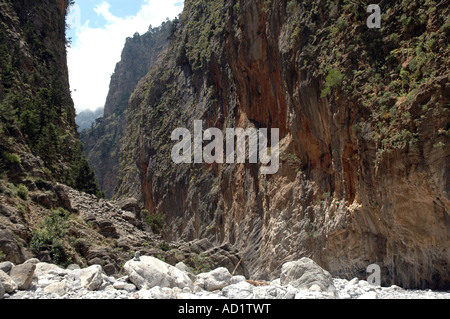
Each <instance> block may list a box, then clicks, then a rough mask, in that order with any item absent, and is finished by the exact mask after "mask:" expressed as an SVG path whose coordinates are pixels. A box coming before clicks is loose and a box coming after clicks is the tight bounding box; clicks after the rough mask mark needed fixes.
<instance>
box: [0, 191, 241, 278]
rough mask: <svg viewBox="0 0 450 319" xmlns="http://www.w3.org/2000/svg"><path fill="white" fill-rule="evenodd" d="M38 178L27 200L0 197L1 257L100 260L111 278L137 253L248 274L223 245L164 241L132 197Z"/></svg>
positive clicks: (89, 262) (197, 268)
mask: <svg viewBox="0 0 450 319" xmlns="http://www.w3.org/2000/svg"><path fill="white" fill-rule="evenodd" d="M41 183H42V185H41V184H39V187H37V186H36V185H35V184H34V183H33V184H29V189H30V192H29V194H28V199H27V200H23V199H20V198H13V197H9V198H8V197H3V196H0V252H1V253H2V257H1V258H4V259H5V260H8V261H10V262H14V263H15V264H22V263H23V262H25V260H27V259H30V258H32V257H36V258H38V259H39V260H40V261H43V262H53V263H57V264H61V265H65V266H67V265H68V264H70V263H75V264H78V265H81V266H92V265H101V266H102V267H103V270H104V271H105V273H106V274H107V275H109V276H116V277H117V276H120V274H121V272H122V271H123V267H124V265H125V263H126V262H127V261H128V260H129V259H130V258H132V257H133V256H134V255H135V253H136V252H141V253H142V254H143V255H148V256H154V257H158V258H160V259H162V260H164V261H166V262H167V263H169V264H171V265H176V264H177V263H179V262H184V263H185V264H186V265H187V266H188V267H190V269H192V270H193V271H194V272H196V273H199V272H202V271H206V270H210V269H215V268H217V267H225V268H227V269H228V270H229V271H230V272H234V273H235V274H238V275H245V276H248V275H249V273H248V270H247V268H246V266H245V264H244V263H243V262H242V257H240V255H239V254H238V252H237V251H235V250H233V249H232V247H231V246H230V245H228V244H223V245H221V246H215V245H213V244H212V243H211V242H210V241H208V240H207V239H203V240H196V241H192V242H177V243H168V242H166V241H164V240H163V239H161V236H160V235H159V234H158V233H155V232H154V231H153V230H152V226H154V225H153V224H152V222H149V221H148V220H147V218H148V217H149V216H148V215H146V212H145V211H143V210H142V209H141V207H140V205H139V204H138V203H137V201H136V200H135V199H133V198H128V199H122V200H119V201H108V200H104V199H99V198H97V197H95V196H93V195H89V194H87V193H83V192H79V191H76V190H74V189H72V188H70V187H68V186H65V185H63V184H55V185H53V184H51V183H45V182H41ZM55 230H58V232H61V234H59V235H58V234H57V233H58V232H56V231H55ZM44 235H45V236H44ZM57 235H58V236H59V237H56V236H57ZM61 235H62V236H61ZM56 243H57V245H58V247H59V249H58V250H55V249H54V246H55V244H56ZM0 261H1V260H0Z"/></svg>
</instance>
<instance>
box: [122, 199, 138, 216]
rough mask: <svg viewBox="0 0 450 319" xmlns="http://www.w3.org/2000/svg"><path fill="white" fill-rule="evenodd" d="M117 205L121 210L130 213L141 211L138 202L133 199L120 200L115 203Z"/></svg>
mask: <svg viewBox="0 0 450 319" xmlns="http://www.w3.org/2000/svg"><path fill="white" fill-rule="evenodd" d="M117 205H118V206H119V207H120V209H121V210H124V211H128V212H132V213H137V212H139V211H140V210H141V207H140V205H139V201H137V200H136V199H135V198H126V199H122V200H120V201H119V202H118V203H117Z"/></svg>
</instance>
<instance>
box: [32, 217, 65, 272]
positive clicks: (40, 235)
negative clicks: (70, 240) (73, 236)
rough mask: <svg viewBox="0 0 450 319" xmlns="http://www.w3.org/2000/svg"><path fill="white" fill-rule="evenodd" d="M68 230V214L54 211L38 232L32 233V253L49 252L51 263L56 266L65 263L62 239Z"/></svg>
mask: <svg viewBox="0 0 450 319" xmlns="http://www.w3.org/2000/svg"><path fill="white" fill-rule="evenodd" d="M68 228H69V214H68V212H66V211H64V210H63V209H60V210H56V211H55V210H54V211H52V214H51V215H50V216H47V217H46V218H45V219H44V221H43V222H42V224H41V227H40V229H39V230H37V231H34V233H33V237H32V238H31V242H30V247H31V250H32V252H33V253H35V254H37V255H38V254H40V253H42V252H49V253H50V257H51V259H52V261H53V262H54V263H55V264H58V265H64V266H65V263H67V261H68V258H67V255H66V252H65V249H64V243H63V238H64V237H65V235H66V232H67V229H68Z"/></svg>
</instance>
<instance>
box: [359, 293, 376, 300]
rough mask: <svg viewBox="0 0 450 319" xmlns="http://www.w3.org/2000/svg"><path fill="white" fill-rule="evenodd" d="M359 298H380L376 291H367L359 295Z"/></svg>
mask: <svg viewBox="0 0 450 319" xmlns="http://www.w3.org/2000/svg"><path fill="white" fill-rule="evenodd" d="M358 299H363V300H364V299H365V300H373V299H378V294H377V293H376V292H375V291H369V292H366V293H365V294H363V295H361V296H359V297H358Z"/></svg>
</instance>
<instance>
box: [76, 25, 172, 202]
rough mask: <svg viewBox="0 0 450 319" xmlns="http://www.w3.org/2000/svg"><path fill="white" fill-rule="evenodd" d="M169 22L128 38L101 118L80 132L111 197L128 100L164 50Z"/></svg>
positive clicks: (108, 195)
mask: <svg viewBox="0 0 450 319" xmlns="http://www.w3.org/2000/svg"><path fill="white" fill-rule="evenodd" d="M171 27H172V23H171V22H165V23H163V25H162V26H160V27H157V28H150V29H149V31H148V32H147V33H145V34H143V35H139V34H135V35H134V37H132V38H128V39H127V41H126V43H125V47H124V49H123V52H122V58H121V61H120V62H119V63H117V66H116V69H115V71H114V74H113V75H112V77H111V83H110V88H109V93H108V97H107V100H106V104H105V110H104V116H103V118H101V119H99V120H98V121H97V123H96V125H95V126H94V127H93V128H92V129H89V130H87V131H85V132H82V133H81V140H82V142H83V144H84V146H85V154H86V156H87V158H88V160H89V162H90V164H91V165H92V167H93V168H94V170H95V172H96V175H97V176H98V179H99V183H100V187H101V188H102V189H103V190H104V191H105V193H106V196H107V197H108V198H111V197H112V196H113V195H114V191H115V188H116V187H117V177H118V175H117V171H118V168H119V157H120V140H121V138H122V137H123V136H124V132H125V128H126V115H125V112H126V110H127V107H128V100H129V99H130V96H131V94H132V92H133V90H134V89H135V87H136V86H137V84H138V82H139V80H141V79H142V78H143V77H144V76H145V75H146V74H147V73H148V72H149V71H150V70H151V69H152V67H153V66H154V65H155V63H156V61H157V59H158V57H159V55H160V53H161V52H162V51H163V50H164V49H166V47H167V43H168V38H169V36H170V32H171Z"/></svg>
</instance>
